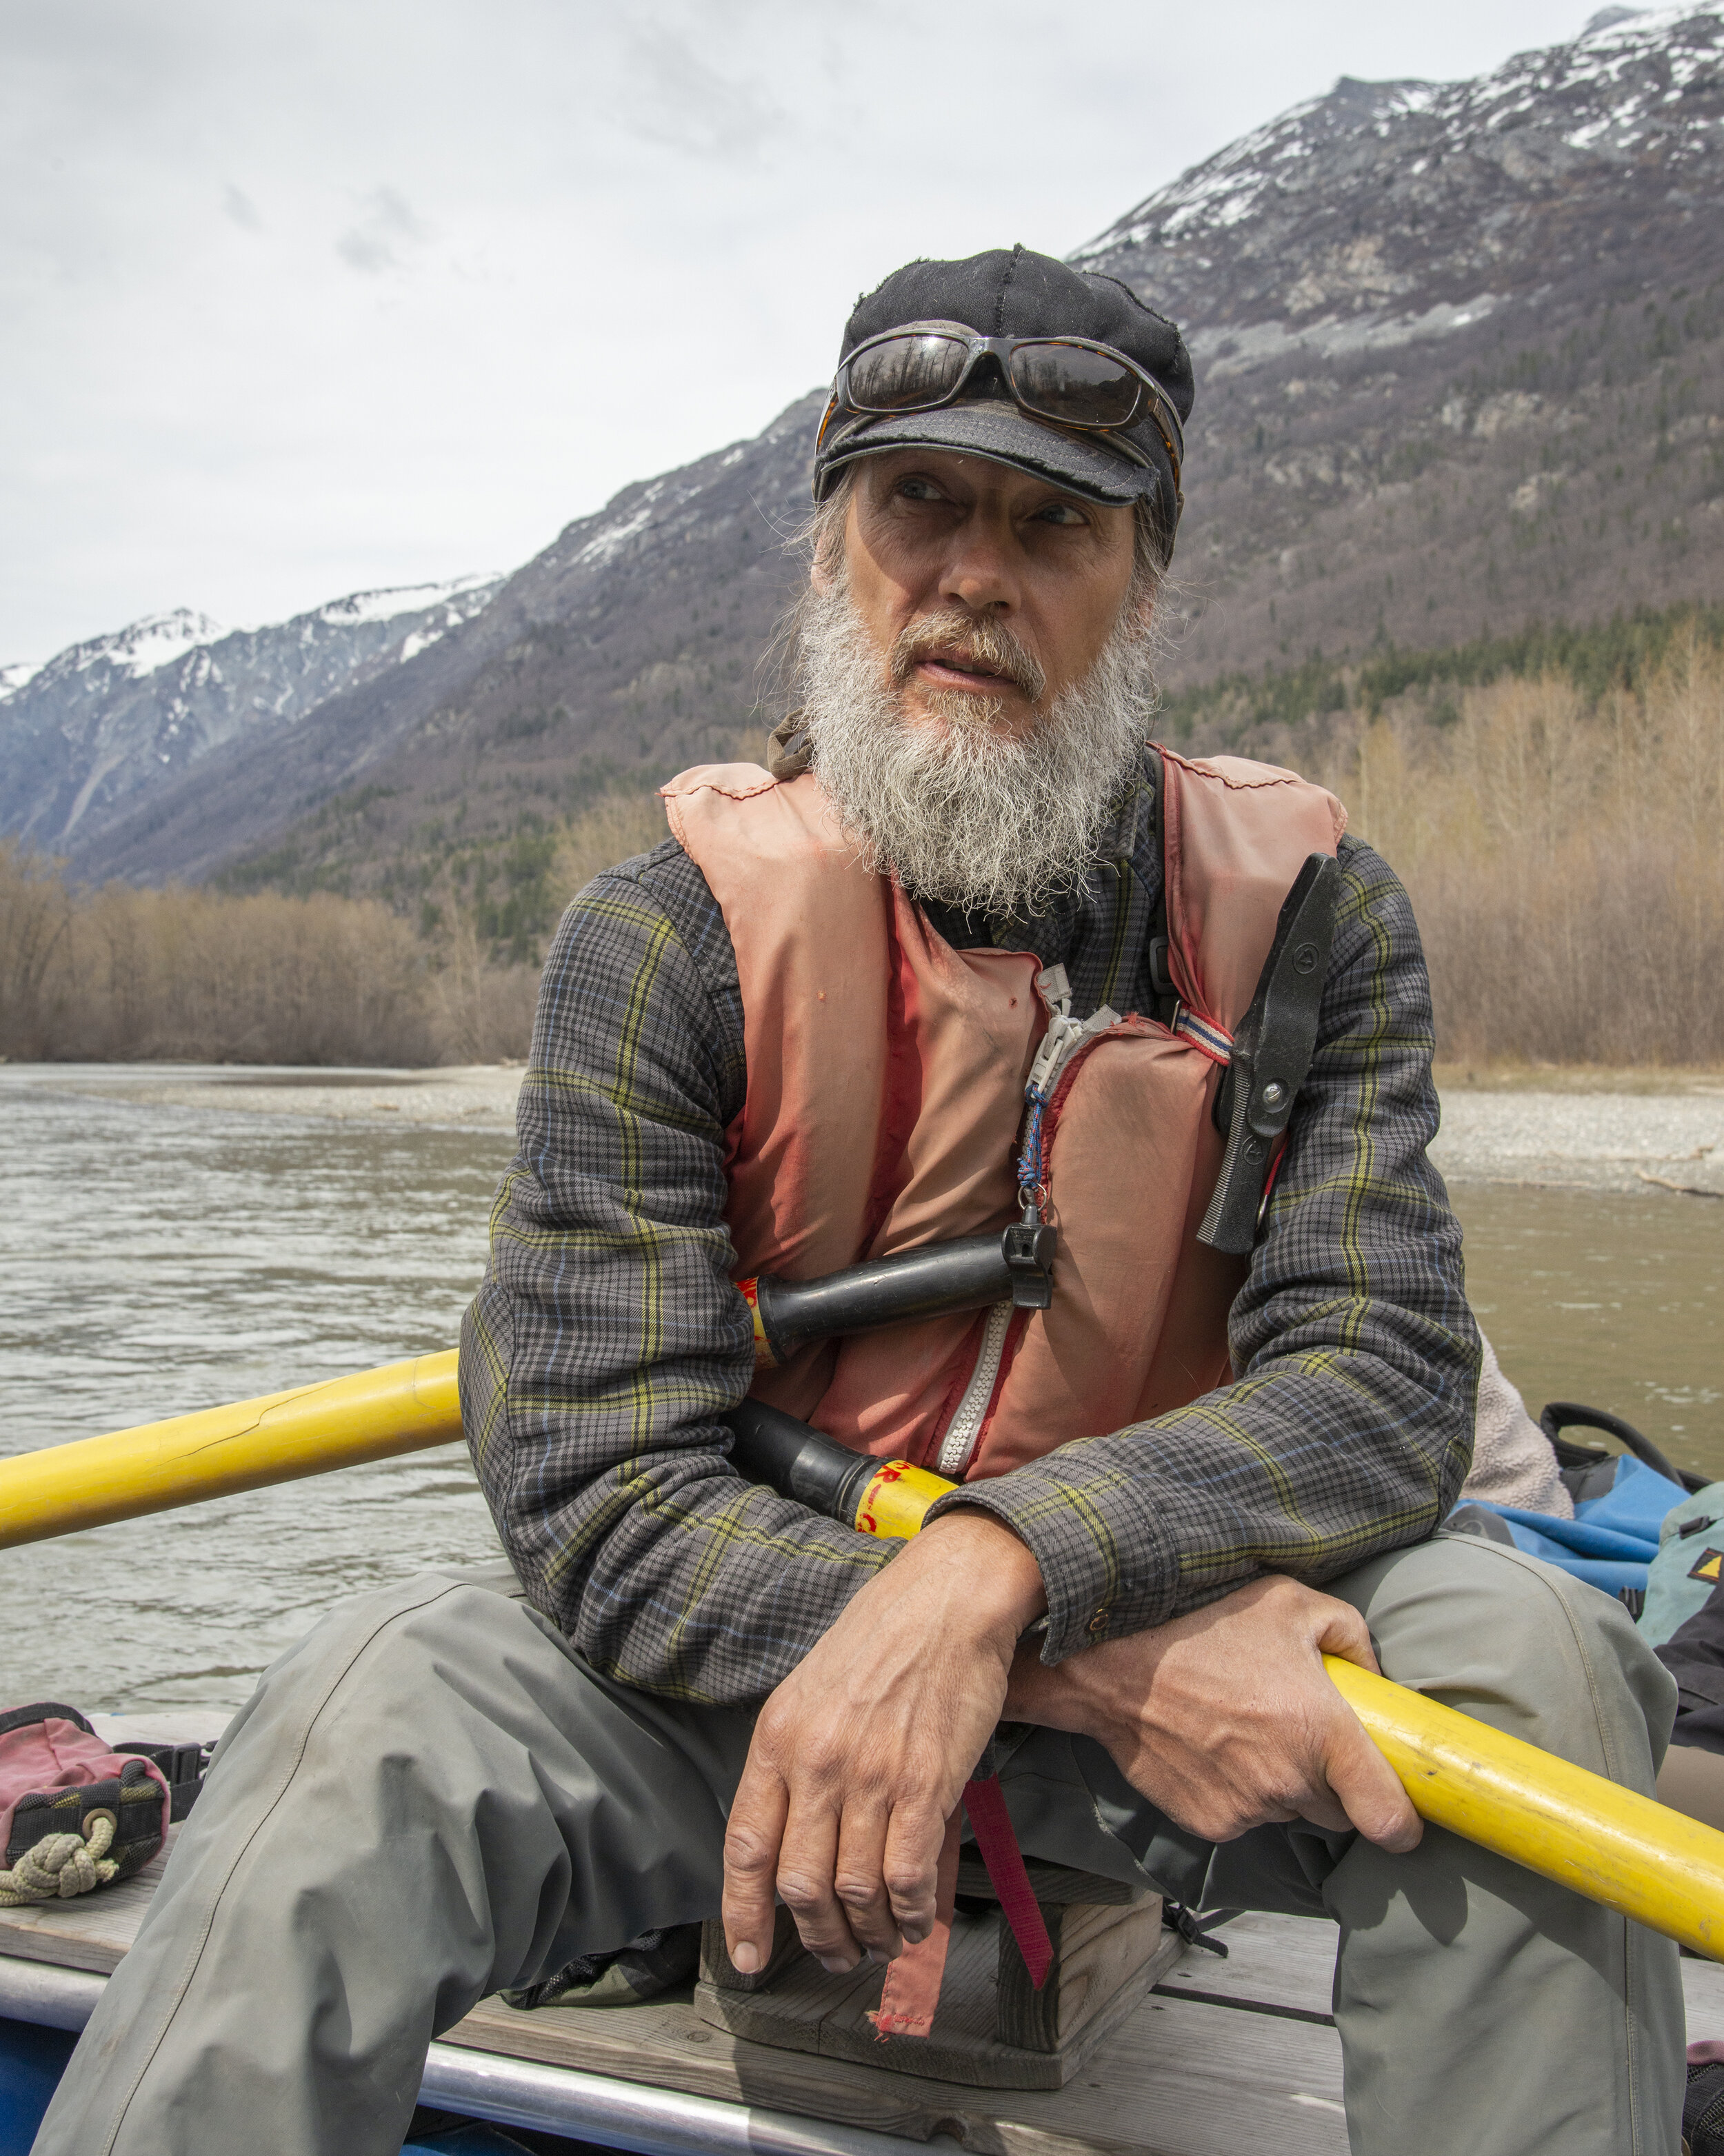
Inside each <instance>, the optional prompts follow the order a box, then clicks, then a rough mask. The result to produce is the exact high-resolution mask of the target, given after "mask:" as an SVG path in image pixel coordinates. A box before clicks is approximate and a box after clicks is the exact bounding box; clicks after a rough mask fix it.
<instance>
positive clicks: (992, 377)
mask: <svg viewBox="0 0 1724 2156" xmlns="http://www.w3.org/2000/svg"><path fill="white" fill-rule="evenodd" d="M928 321H946V322H962V323H964V324H965V325H966V326H968V327H969V328H970V329H973V330H975V331H978V332H979V334H980V335H981V336H1081V337H1088V338H1090V339H1092V340H1093V341H1094V342H1095V343H1097V344H1107V345H1111V346H1113V347H1114V350H1115V351H1116V352H1124V355H1125V357H1127V358H1128V359H1130V360H1135V362H1136V363H1137V364H1138V366H1140V367H1141V368H1142V369H1143V370H1144V372H1145V374H1147V375H1149V376H1150V377H1152V378H1153V380H1154V381H1155V382H1156V383H1157V385H1158V386H1159V387H1160V390H1161V392H1162V394H1163V395H1164V397H1165V398H1166V401H1167V403H1168V404H1169V405H1171V408H1172V410H1173V413H1174V415H1175V417H1176V418H1177V420H1178V421H1179V422H1180V423H1181V425H1182V424H1183V423H1184V422H1185V421H1186V419H1187V418H1189V417H1190V416H1191V400H1192V398H1193V395H1194V393H1195V385H1194V383H1193V382H1192V379H1191V357H1190V355H1189V354H1188V353H1187V352H1186V347H1185V340H1184V339H1183V338H1182V337H1181V335H1180V333H1179V331H1177V330H1176V328H1175V327H1174V326H1173V324H1172V323H1171V322H1170V321H1168V320H1167V319H1166V316H1163V315H1158V314H1157V313H1156V312H1155V310H1154V308H1153V307H1146V306H1145V305H1144V303H1143V301H1142V300H1140V299H1139V298H1138V296H1137V295H1136V293H1135V292H1134V291H1133V290H1131V289H1130V286H1129V285H1122V284H1121V283H1120V282H1119V279H1118V278H1117V277H1104V276H1102V275H1098V274H1097V273H1096V272H1094V271H1092V270H1084V269H1071V268H1070V267H1068V264H1065V263H1063V262H1058V261H1056V260H1055V259H1054V258H1053V257H1052V255H1051V254H1033V253H1032V252H1031V251H1030V249H1027V248H1025V247H1013V248H1010V249H1007V248H1004V247H996V248H991V249H989V250H988V252H987V253H986V254H972V255H970V257H969V259H967V260H965V261H962V262H911V263H908V264H906V265H905V267H904V268H903V269H895V270H893V273H892V275H891V276H889V277H888V279H887V280H886V281H885V282H884V283H883V285H880V286H879V287H878V288H877V290H874V291H872V292H870V293H868V294H867V296H866V297H865V298H863V299H862V300H858V301H857V307H856V311H855V313H854V314H852V316H851V317H850V320H849V321H848V322H847V324H846V325H845V329H844V348H843V350H842V352H841V353H840V354H839V362H840V364H842V362H844V361H845V360H846V359H847V358H848V357H850V355H851V353H852V352H854V351H855V350H856V348H857V346H858V345H861V344H865V343H867V340H868V339H869V338H870V337H875V336H881V335H882V334H883V332H884V331H887V330H893V329H898V328H899V327H900V326H903V325H904V324H906V323H908V322H928ZM984 373H985V378H984V379H983V380H981V381H980V382H978V383H977V393H976V394H975V396H974V397H971V396H970V394H969V393H968V388H967V386H966V393H965V399H964V401H963V402H961V403H956V404H943V405H940V406H939V407H937V408H935V409H934V411H932V412H906V413H900V414H898V415H897V416H895V417H892V418H868V417H864V416H862V415H854V414H844V415H841V416H840V417H839V418H836V419H835V421H834V423H832V425H831V427H830V428H829V429H827V431H826V439H825V440H824V441H823V442H822V443H821V446H820V449H819V450H818V452H817V453H816V459H815V469H814V491H815V497H816V500H824V498H825V497H826V494H827V493H828V492H829V491H830V490H831V485H832V482H833V480H835V479H836V476H837V475H838V473H839V472H840V471H841V470H843V468H844V466H845V465H848V464H852V463H853V462H854V461H855V460H856V459H857V458H858V457H865V456H872V455H875V454H878V453H879V452H880V451H882V450H884V449H909V448H919V447H924V446H925V447H928V448H930V449H960V450H965V451H967V452H968V453H969V454H971V455H972V456H980V457H987V458H990V459H992V460H993V462H995V463H996V464H1003V465H1013V466H1015V467H1016V469H1017V470H1020V471H1027V472H1029V473H1031V474H1032V475H1034V476H1035V477H1036V478H1037V479H1047V480H1053V481H1055V482H1056V483H1057V484H1058V485H1060V486H1063V487H1066V488H1068V489H1069V490H1071V492H1073V494H1078V495H1083V496H1085V497H1086V498H1087V499H1088V500H1092V501H1104V502H1112V503H1116V504H1119V503H1125V502H1136V501H1143V502H1145V503H1146V504H1147V505H1148V506H1149V508H1150V513H1151V516H1152V517H1153V519H1154V521H1155V524H1156V525H1157V526H1159V528H1160V531H1161V533H1162V535H1163V536H1164V538H1165V540H1166V550H1165V551H1166V552H1167V553H1168V554H1171V552H1173V535H1174V531H1175V529H1176V526H1177V525H1178V522H1179V512H1180V508H1181V500H1180V488H1179V474H1178V471H1177V470H1176V465H1175V462H1174V459H1172V458H1171V456H1170V455H1169V454H1168V451H1167V447H1166V443H1165V442H1164V440H1163V439H1162V432H1161V429H1160V427H1159V426H1158V425H1157V424H1156V423H1155V420H1154V419H1145V420H1141V421H1140V422H1139V423H1138V424H1137V425H1135V426H1134V427H1133V428H1131V429H1130V431H1129V433H1128V434H1127V436H1126V439H1127V440H1128V441H1129V442H1130V445H1131V448H1132V449H1134V450H1135V452H1136V457H1133V456H1131V455H1128V454H1125V453H1124V451H1122V450H1119V449H1114V448H1112V447H1110V446H1109V437H1108V436H1107V435H1106V434H1088V433H1077V432H1073V430H1071V429H1067V428H1063V427H1056V426H1052V425H1044V424H1043V423H1042V422H1041V421H1040V420H1037V419H1033V418H1031V417H1030V415H1029V414H1028V413H1027V412H1024V411H1022V409H1020V408H1019V407H1018V405H1017V404H1016V403H1015V402H1014V401H1013V400H1012V398H1011V395H1010V393H1008V392H1007V391H1006V388H1005V385H1004V383H1003V382H1001V380H1000V379H999V377H998V375H997V373H996V371H995V370H994V369H993V368H992V367H987V368H986V369H985V370H984ZM1137 458H1142V459H1145V461H1143V462H1139V461H1137Z"/></svg>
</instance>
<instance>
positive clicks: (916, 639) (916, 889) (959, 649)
mask: <svg viewBox="0 0 1724 2156" xmlns="http://www.w3.org/2000/svg"><path fill="white" fill-rule="evenodd" d="M798 627H799V632H800V634H799V658H800V666H799V674H800V692H801V702H802V719H803V723H804V724H805V726H806V727H807V729H808V732H809V737H810V741H811V744H812V747H813V756H814V771H815V774H816V777H817V778H818V779H819V780H820V783H821V787H822V788H823V789H824V791H825V793H826V798H828V800H829V801H830V802H831V804H832V807H833V809H834V811H835V812H836V815H837V817H838V819H839V820H840V822H841V824H842V825H843V827H844V829H845V831H846V832H847V834H848V835H849V836H850V837H851V838H852V839H854V840H855V841H856V843H857V845H858V846H859V847H860V848H861V850H862V856H863V858H864V860H866V861H867V864H868V865H869V866H870V867H871V868H873V869H876V870H892V871H895V872H896V874H897V875H898V880H899V881H900V882H901V883H902V884H903V886H904V888H905V889H906V890H907V891H910V892H912V893H913V894H914V895H915V896H918V897H920V898H929V899H934V900H939V901H944V902H945V903H947V904H949V905H955V906H962V907H963V908H964V909H965V911H967V912H970V913H981V914H994V915H999V916H1008V917H1016V918H1019V919H1022V918H1024V917H1025V916H1030V915H1033V914H1036V913H1038V912H1040V911H1042V909H1043V908H1044V907H1045V906H1047V901H1049V900H1050V899H1051V898H1052V897H1054V896H1056V895H1057V894H1058V893H1059V892H1061V891H1068V890H1069V889H1070V888H1071V887H1072V886H1073V885H1074V884H1076V883H1078V882H1079V881H1081V880H1082V879H1083V876H1084V875H1085V874H1086V873H1087V872H1088V870H1089V868H1090V867H1091V866H1092V865H1093V864H1094V861H1095V860H1096V857H1097V849H1098V845H1099V841H1100V839H1101V837H1102V834H1103V833H1104V830H1105V829H1106V828H1107V825H1108V823H1109V818H1110V813H1111V811H1112V810H1113V809H1114V807H1115V805H1116V803H1117V802H1118V800H1119V796H1120V794H1121V793H1122V792H1123V791H1124V788H1125V787H1126V786H1127V785H1128V784H1129V783H1130V780H1131V779H1132V778H1134V777H1135V774H1136V773H1137V771H1138V769H1139V767H1140V762H1141V758H1142V752H1143V744H1144V742H1145V737H1146V736H1147V733H1148V728H1149V718H1150V712H1151V711H1153V710H1154V708H1155V675H1154V671H1153V663H1154V659H1155V638H1154V635H1153V633H1152V631H1151V630H1150V627H1149V625H1148V617H1147V613H1146V610H1145V608H1142V607H1141V606H1140V605H1137V604H1134V603H1127V605H1126V607H1125V608H1124V610H1123V611H1122V613H1121V615H1120V619H1119V622H1118V623H1117V624H1115V625H1114V629H1113V630H1112V632H1111V634H1109V638H1108V640H1107V642H1106V644H1104V646H1103V647H1102V649H1101V652H1100V654H1099V656H1098V657H1097V659H1096V660H1095V662H1094V665H1092V666H1091V668H1090V670H1089V671H1088V674H1086V675H1084V677H1083V680H1081V681H1078V682H1077V683H1075V684H1074V685H1073V686H1072V687H1070V688H1069V689H1067V690H1063V691H1062V692H1061V694H1060V695H1059V696H1058V697H1057V698H1056V699H1055V701H1054V703H1053V705H1052V708H1051V710H1050V711H1048V712H1047V716H1045V717H1044V718H1042V719H1040V720H1038V721H1037V722H1036V724H1035V725H1034V726H1032V728H1031V729H1030V731H1028V732H1027V733H1026V734H1022V735H1013V734H1011V733H1009V732H1006V731H1003V730H1002V729H1001V726H1000V725H999V720H1000V716H1001V708H1002V704H1003V699H1002V698H1001V697H997V696H976V695H974V694H972V693H970V692H967V691H965V690H930V689H919V690H918V692H917V693H918V695H919V697H920V699H921V701H923V703H924V705H925V706H926V707H927V708H928V710H929V712H930V713H931V714H932V717H933V722H932V723H929V722H927V721H912V720H911V719H910V718H909V717H908V716H907V715H906V712H905V711H904V698H905V690H904V686H903V685H904V683H905V682H907V681H908V678H909V675H910V672H911V670H912V668H913V665H914V664H915V662H916V660H918V659H919V658H921V657H924V656H929V655H931V654H934V653H937V652H940V651H944V652H947V653H949V654H953V655H954V656H956V655H957V654H964V656H965V657H966V658H968V659H970V660H977V661H979V662H980V663H981V664H982V665H986V666H987V667H990V668H994V669H997V670H1001V671H1002V672H1004V673H1005V674H1006V675H1007V676H1008V677H1009V678H1010V679H1011V680H1013V681H1015V682H1016V684H1017V685H1018V686H1019V687H1020V688H1021V689H1022V690H1023V691H1024V692H1025V693H1026V694H1027V695H1028V696H1029V697H1030V700H1031V701H1032V702H1034V701H1037V699H1039V697H1040V696H1041V695H1042V690H1043V686H1044V680H1043V677H1042V673H1041V670H1040V668H1039V667H1038V666H1037V664H1036V661H1035V660H1034V659H1033V657H1032V655H1031V654H1029V653H1028V652H1027V651H1026V650H1025V649H1024V648H1023V647H1022V644H1019V643H1018V641H1017V639H1016V637H1014V636H1012V635H1011V633H1010V631H1008V630H1006V629H1004V628H1003V627H1002V625H1001V624H998V623H996V622H993V621H991V620H988V619H978V618H977V617H976V616H975V615H973V614H968V613H962V612H960V611H954V612H950V613H941V614H939V615H935V616H932V617H929V618H926V619H923V620H919V621H917V622H913V623H912V624H910V625H909V627H908V629H905V630H904V631H903V634H901V635H900V636H899V637H898V641H897V643H896V644H895V645H894V647H893V652H892V654H891V657H890V660H889V661H888V664H887V665H884V666H883V665H882V662H881V656H880V651H879V647H878V645H877V644H876V643H875V641H874V639H873V638H872V636H871V634H869V632H868V630H867V627H866V625H865V624H863V622H862V619H861V617H860V616H859V615H858V614H857V611H856V609H855V607H854V606H853V604H852V602H851V599H850V595H849V593H848V591H847V589H846V588H845V586H844V583H843V580H842V578H841V577H840V578H839V579H838V580H837V581H836V582H835V583H834V584H833V586H832V587H831V589H829V590H828V591H826V592H825V593H820V594H811V596H810V598H809V599H808V600H807V601H806V602H805V608H804V610H803V613H802V618H801V620H800V623H799V624H798ZM883 677H884V678H883Z"/></svg>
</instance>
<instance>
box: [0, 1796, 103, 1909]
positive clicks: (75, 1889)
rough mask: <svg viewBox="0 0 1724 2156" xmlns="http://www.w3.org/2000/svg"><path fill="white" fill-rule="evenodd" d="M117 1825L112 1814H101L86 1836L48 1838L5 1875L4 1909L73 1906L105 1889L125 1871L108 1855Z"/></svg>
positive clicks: (0, 1886) (1, 1878)
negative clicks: (53, 1904) (81, 1897)
mask: <svg viewBox="0 0 1724 2156" xmlns="http://www.w3.org/2000/svg"><path fill="white" fill-rule="evenodd" d="M114 1825H115V1820H114V1815H113V1814H112V1813H111V1812H107V1811H95V1812H91V1813H90V1815H89V1817H88V1818H87V1819H86V1820H85V1822H84V1831H83V1833H82V1834H48V1835H44V1836H43V1837H42V1839H41V1840H40V1841H39V1842H38V1843H37V1844H36V1845H35V1847H34V1848H33V1849H27V1850H26V1851H24V1853H23V1856H21V1857H19V1859H18V1862H17V1863H16V1864H15V1865H14V1866H13V1868H12V1869H11V1871H0V1909H18V1908H22V1907H26V1906H27V1905H28V1904H29V1903H32V1902H55V1901H59V1902H69V1901H70V1900H72V1899H73V1897H75V1895H79V1894H88V1893H89V1892H90V1891H91V1889H92V1888H93V1887H96V1886H106V1885H107V1883H108V1881H109V1880H111V1878H112V1877H113V1876H114V1875H115V1873H116V1872H117V1871H119V1869H120V1866H119V1864H118V1862H117V1861H116V1859H114V1858H113V1857H111V1856H109V1855H108V1851H109V1850H110V1849H111V1847H112V1846H113V1841H114ZM86 1837H87V1839H86Z"/></svg>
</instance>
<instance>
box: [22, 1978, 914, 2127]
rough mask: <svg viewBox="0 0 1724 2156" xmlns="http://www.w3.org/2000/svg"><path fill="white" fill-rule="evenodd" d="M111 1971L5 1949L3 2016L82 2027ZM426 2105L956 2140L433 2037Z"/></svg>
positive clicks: (552, 2120) (543, 2120) (557, 2120)
mask: <svg viewBox="0 0 1724 2156" xmlns="http://www.w3.org/2000/svg"><path fill="white" fill-rule="evenodd" d="M107 1982H108V1979H106V1977H105V1976H95V1975H92V1974H90V1972H89V1971H88V1970H87V1969H61V1968H59V1967H58V1966H57V1965H56V1964H55V1963H51V1962H37V1961H23V1960H20V1959H18V1958H17V1957H15V1956H13V1955H10V1954H0V2018H4V2019H7V2020H13V2021H33V2022H35V2023H37V2024H39V2025H40V2026H42V2027H44V2028H49V2029H70V2030H78V2029H81V2028H82V2027H83V2026H84V2025H85V2022H86V2021H87V2020H89V2019H90V2015H92V2014H93V2013H94V2012H95V2008H96V2002H97V2001H98V2000H99V1999H100V1997H101V1995H102V1993H103V1992H104V1991H105V1989H106V1988H107ZM419 2097H420V2100H421V2102H425V2103H426V2104H429V2105H431V2106H433V2107H435V2108H436V2109H438V2110H441V2111H458V2112H465V2113H466V2114H467V2115H468V2116H470V2117H474V2118H488V2119H491V2120H492V2121H494V2122H495V2123H497V2125H499V2126H524V2127H529V2128H534V2129H536V2130H537V2131H538V2132H539V2133H566V2134H568V2135H569V2136H570V2137H571V2138H575V2139H582V2140H589V2141H596V2142H599V2143H601V2144H603V2145H604V2146H605V2147H606V2148H628V2149H633V2150H636V2151H637V2152H638V2156H929V2152H930V2151H932V2152H934V2156H939V2152H940V2151H942V2150H944V2151H949V2152H953V2156H955V2151H956V2144H955V2143H954V2142H952V2141H950V2140H949V2139H948V2138H946V2137H945V2136H944V2134H942V2135H940V2136H939V2137H938V2138H936V2139H934V2140H933V2141H931V2142H924V2141H907V2140H905V2139H903V2138H902V2137H901V2136H899V2135H898V2134H895V2133H870V2132H869V2131H868V2130H867V2128H865V2127H857V2126H828V2125H823V2124H822V2123H821V2122H820V2121H818V2120H816V2119H811V2118H798V2117H793V2116H792V2115H791V2114H790V2112H780V2111H760V2110H757V2109H756V2108H755V2107H754V2105H752V2104H744V2103H724V2102H720V2101H719V2100H718V2098H717V2097H707V2096H684V2095H683V2094H682V2092H680V2091H678V2090H676V2089H664V2088H653V2087H649V2086H648V2085H647V2084H646V2083H645V2082H620V2081H614V2080H612V2079H611V2077H610V2076H609V2075H607V2074H587V2073H579V2072H577V2071H575V2070H574V2068H573V2067H569V2066H540V2065H539V2064H538V2063H537V2062H536V2061H533V2060H531V2059H515V2058H510V2057H508V2056H506V2055H505V2054H503V2053H502V2052H499V2051H471V2050H469V2049H468V2048H467V2047H466V2046H465V2045H462V2044H433V2045H432V2046H431V2047H430V2051H429V2052H428V2053H427V2054H426V2057H425V2078H424V2080H423V2081H422V2082H420V2084H419Z"/></svg>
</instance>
